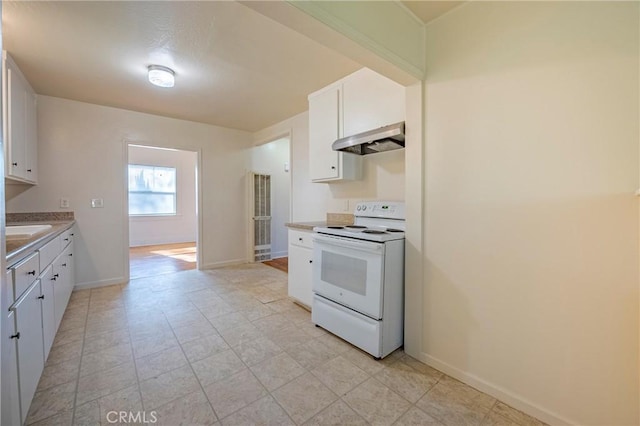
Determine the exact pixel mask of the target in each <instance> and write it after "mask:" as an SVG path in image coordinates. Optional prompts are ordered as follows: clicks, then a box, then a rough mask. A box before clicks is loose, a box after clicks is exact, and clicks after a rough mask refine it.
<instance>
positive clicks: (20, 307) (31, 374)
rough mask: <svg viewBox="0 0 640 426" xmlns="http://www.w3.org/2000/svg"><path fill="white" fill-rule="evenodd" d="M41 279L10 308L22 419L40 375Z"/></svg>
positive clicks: (42, 366)
mask: <svg viewBox="0 0 640 426" xmlns="http://www.w3.org/2000/svg"><path fill="white" fill-rule="evenodd" d="M40 296H41V292H40V280H37V281H36V282H35V283H34V284H33V286H31V287H30V288H29V290H27V291H26V293H25V294H24V296H22V297H21V298H20V300H18V302H17V303H16V304H15V305H14V307H13V312H14V314H15V317H16V318H15V321H16V338H17V340H18V377H19V383H20V406H21V411H22V418H23V419H26V418H27V411H28V410H29V406H30V405H31V400H32V399H33V395H34V394H35V393H36V388H37V387H38V381H39V380H40V374H42V370H43V369H44V344H43V340H42V306H41V303H40Z"/></svg>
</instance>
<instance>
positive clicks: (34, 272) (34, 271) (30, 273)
mask: <svg viewBox="0 0 640 426" xmlns="http://www.w3.org/2000/svg"><path fill="white" fill-rule="evenodd" d="M35 274H36V270H35V269H34V270H33V271H29V272H27V275H35Z"/></svg>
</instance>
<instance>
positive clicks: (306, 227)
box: [284, 221, 341, 231]
mask: <svg viewBox="0 0 640 426" xmlns="http://www.w3.org/2000/svg"><path fill="white" fill-rule="evenodd" d="M334 225H341V224H340V223H337V222H336V223H334V222H327V221H321V222H291V223H285V224H284V226H286V227H287V228H291V229H300V230H303V231H313V228H314V227H316V226H334Z"/></svg>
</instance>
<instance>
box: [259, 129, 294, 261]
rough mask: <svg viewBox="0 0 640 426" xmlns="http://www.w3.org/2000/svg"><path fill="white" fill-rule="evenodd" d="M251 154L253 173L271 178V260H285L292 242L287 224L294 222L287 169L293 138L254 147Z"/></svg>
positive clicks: (289, 175) (289, 174) (289, 176)
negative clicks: (291, 217)
mask: <svg viewBox="0 0 640 426" xmlns="http://www.w3.org/2000/svg"><path fill="white" fill-rule="evenodd" d="M250 154H251V170H252V171H254V172H256V173H261V174H267V175H271V256H272V257H273V258H276V257H285V256H287V254H288V238H287V228H286V227H285V226H284V224H285V223H287V222H289V221H290V220H289V212H290V203H289V200H290V198H291V197H290V192H291V173H290V171H285V167H284V165H285V163H287V164H289V163H290V160H289V138H288V137H287V138H281V139H278V140H275V141H272V142H269V143H266V144H263V145H259V146H256V147H253V148H251V153H250ZM289 166H290V164H289Z"/></svg>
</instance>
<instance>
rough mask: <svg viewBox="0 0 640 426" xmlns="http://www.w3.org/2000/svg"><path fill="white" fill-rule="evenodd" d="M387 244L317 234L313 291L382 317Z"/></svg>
mask: <svg viewBox="0 0 640 426" xmlns="http://www.w3.org/2000/svg"><path fill="white" fill-rule="evenodd" d="M383 269H384V244H383V243H375V242H371V241H362V240H356V239H353V238H344V237H335V236H330V235H324V234H314V236H313V291H314V293H316V294H319V295H321V296H324V297H326V298H327V299H330V300H333V301H334V302H337V303H339V304H341V305H343V306H346V307H348V308H351V309H353V310H355V311H358V312H360V313H362V314H364V315H367V316H368V317H371V318H373V319H376V320H378V319H381V318H382V287H383V277H384V270H383Z"/></svg>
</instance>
